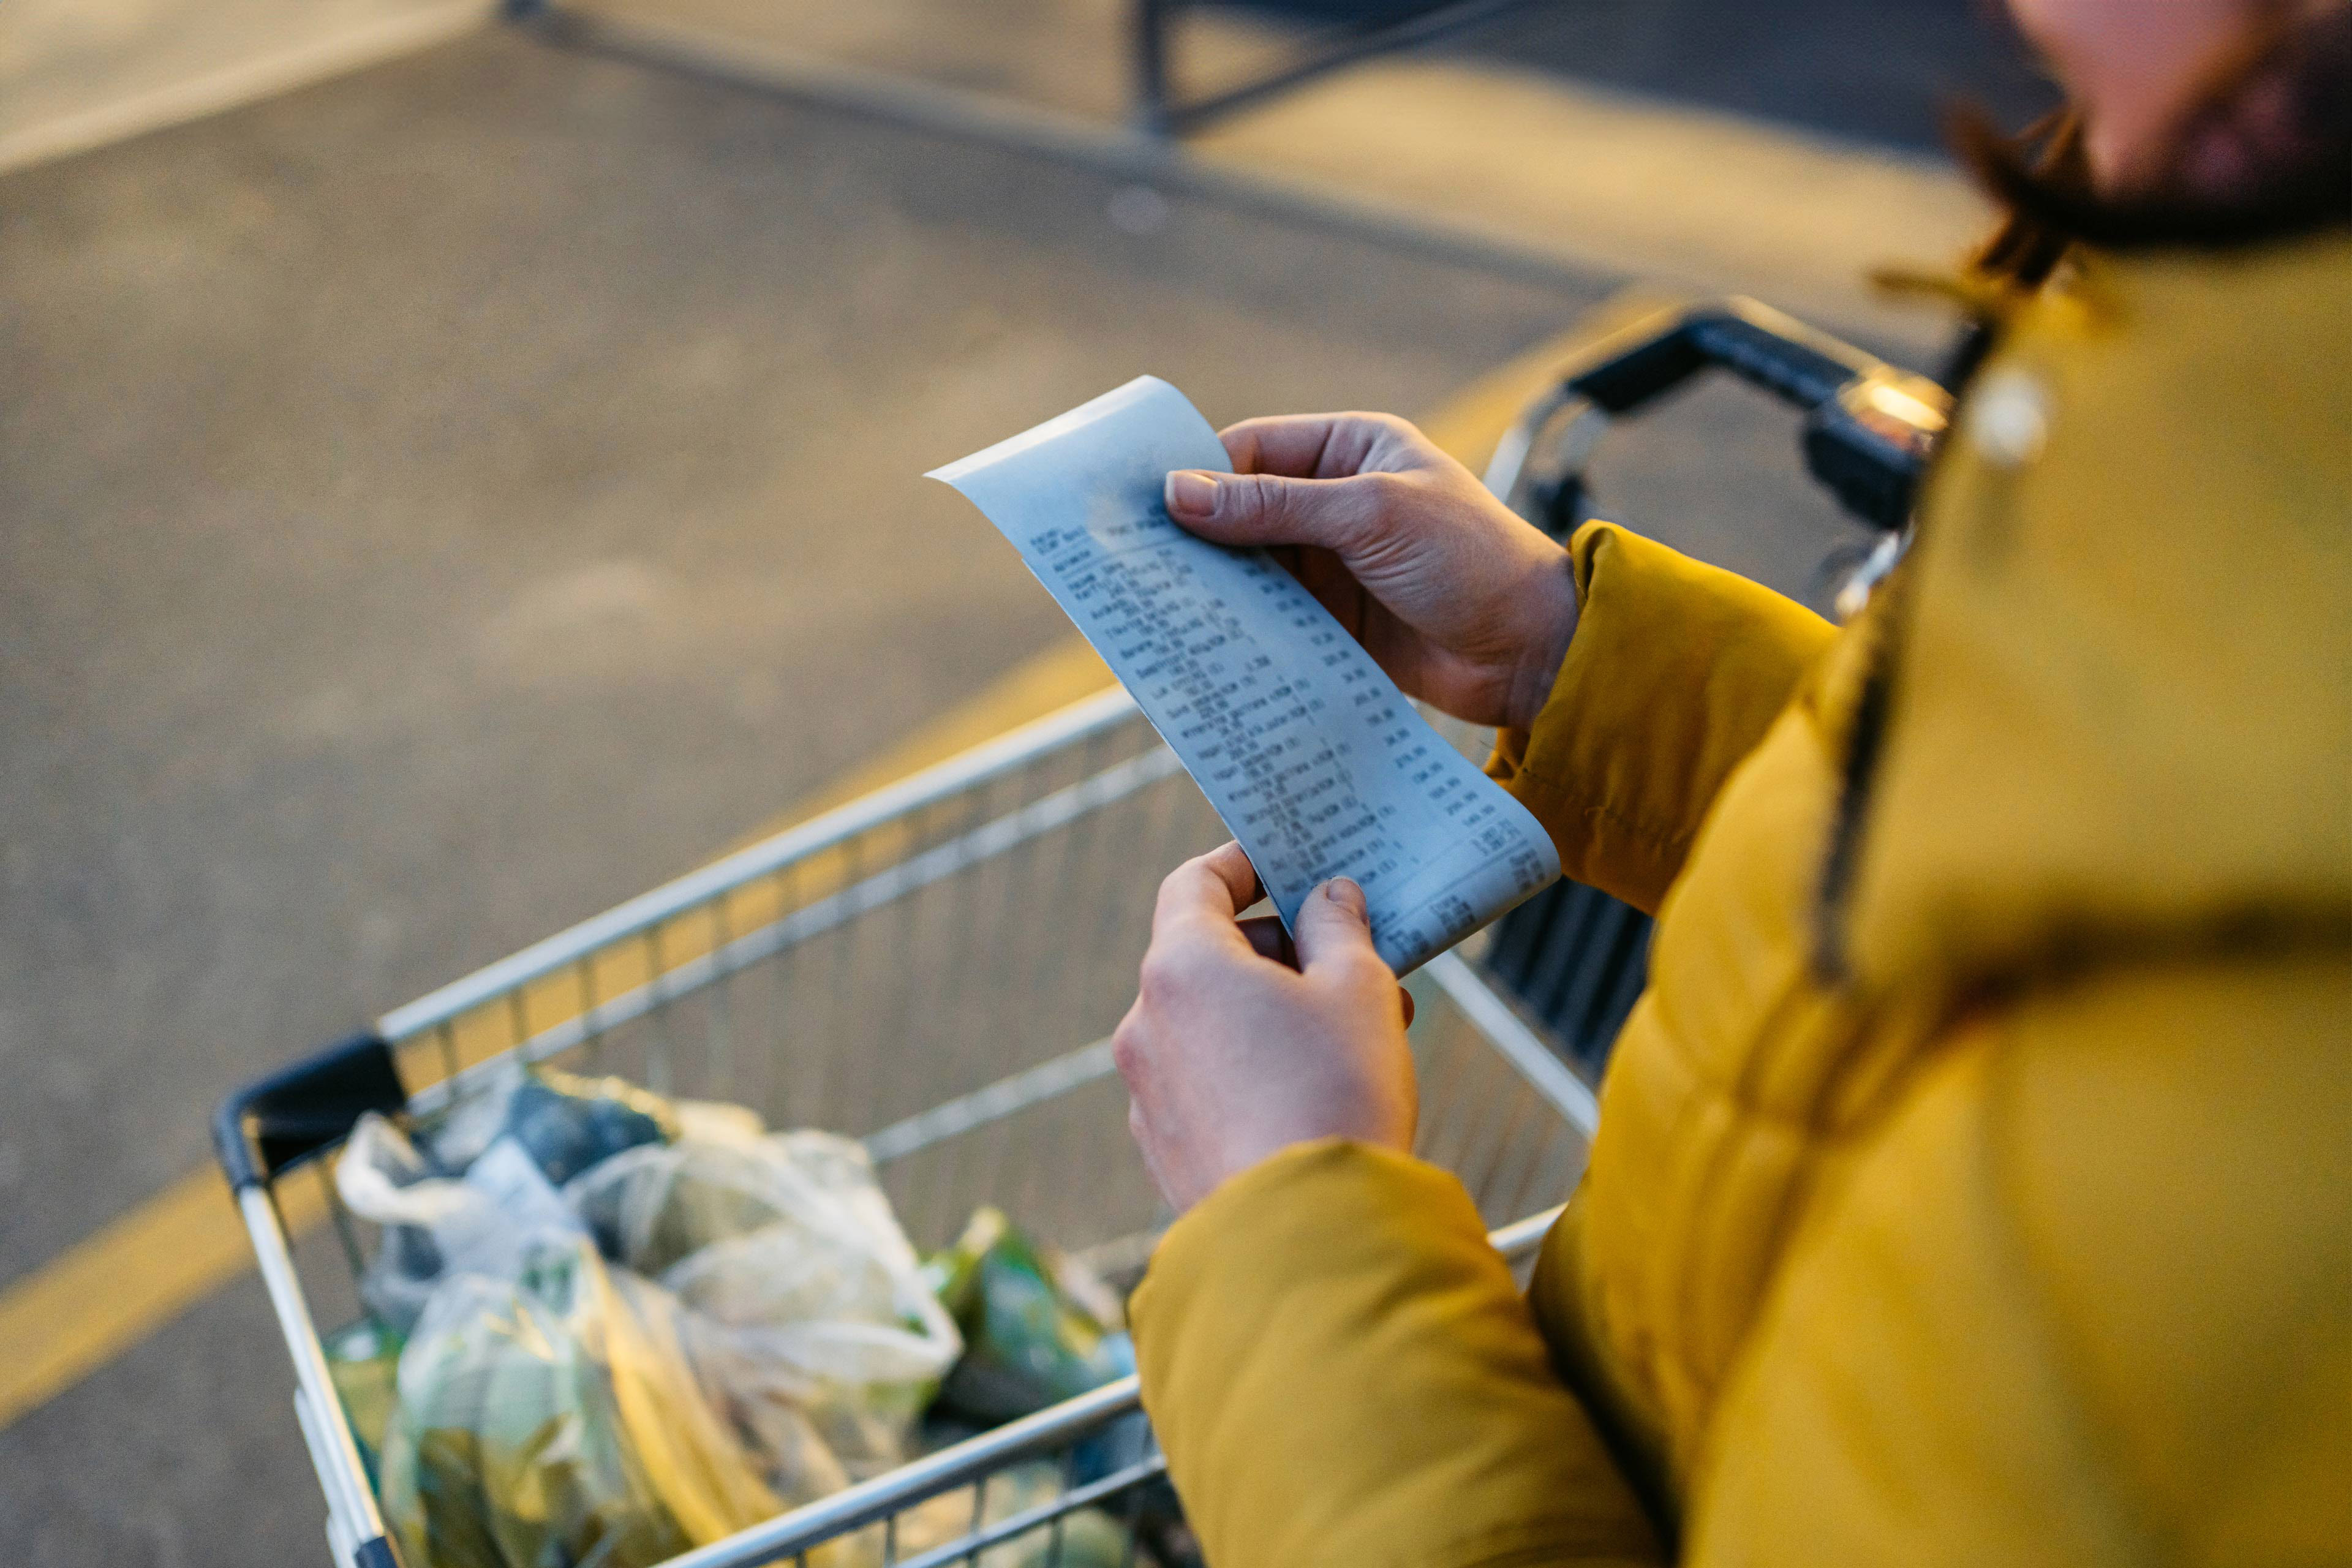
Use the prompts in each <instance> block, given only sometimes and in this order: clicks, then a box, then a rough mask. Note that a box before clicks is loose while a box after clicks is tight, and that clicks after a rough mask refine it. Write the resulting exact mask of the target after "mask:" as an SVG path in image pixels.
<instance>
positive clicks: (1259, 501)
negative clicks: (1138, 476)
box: [1163, 468, 1400, 554]
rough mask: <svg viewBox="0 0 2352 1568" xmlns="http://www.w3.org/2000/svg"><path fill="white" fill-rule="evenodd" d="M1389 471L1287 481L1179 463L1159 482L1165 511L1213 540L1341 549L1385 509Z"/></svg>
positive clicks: (1360, 535)
mask: <svg viewBox="0 0 2352 1568" xmlns="http://www.w3.org/2000/svg"><path fill="white" fill-rule="evenodd" d="M1399 482H1400V481H1399V480H1398V479H1396V477H1395V476H1394V475H1392V474H1358V475H1356V476H1354V477H1353V478H1350V479H1285V478H1282V477H1280V476H1278V475H1274V474H1217V473H1211V472H1209V471H1208V470H1206V469H1203V468H1179V469H1177V470H1176V471H1175V472H1173V473H1171V474H1170V475H1169V476H1168V479H1167V482H1166V484H1165V486H1164V488H1163V500H1165V502H1166V505H1167V507H1168V515H1169V516H1170V517H1171V518H1173V519H1174V520H1175V521H1177V522H1178V523H1180V524H1181V525H1182V526H1183V527H1184V528H1186V529H1188V530H1190V531H1192V532H1194V533H1197V534H1199V535H1200V536H1201V537H1202V538H1203V539H1211V540H1214V541H1215V542H1218V543H1220V544H1234V545H1267V546H1281V545H1286V544H1309V545H1316V546H1318V547H1320V548H1322V549H1325V550H1331V551H1337V552H1340V553H1342V554H1344V553H1346V552H1347V551H1348V549H1349V546H1351V545H1353V544H1355V543H1356V542H1359V541H1360V540H1361V539H1363V538H1364V536H1365V535H1366V534H1367V533H1368V532H1369V531H1371V530H1372V529H1373V528H1375V527H1376V526H1377V525H1378V523H1379V522H1380V521H1381V518H1382V516H1383V515H1384V514H1385V513H1386V511H1387V510H1388V503H1389V501H1390V500H1391V496H1392V494H1393V489H1392V488H1391V487H1393V486H1395V485H1396V484H1398V483H1399Z"/></svg>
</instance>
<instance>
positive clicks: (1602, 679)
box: [1486, 522, 1837, 912]
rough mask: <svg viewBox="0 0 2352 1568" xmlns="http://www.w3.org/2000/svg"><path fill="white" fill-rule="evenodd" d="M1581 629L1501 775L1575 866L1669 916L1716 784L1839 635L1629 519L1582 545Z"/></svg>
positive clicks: (1491, 769) (1505, 737) (1593, 529)
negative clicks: (1655, 538) (1647, 535)
mask: <svg viewBox="0 0 2352 1568" xmlns="http://www.w3.org/2000/svg"><path fill="white" fill-rule="evenodd" d="M1570 553H1571V555H1572V557H1573V560H1574V563H1575V571H1576V595H1577V604H1578V605H1579V611H1578V619H1577V626H1576V635H1575V636H1574V637H1571V638H1570V640H1569V647H1568V657H1567V658H1566V659H1565V660H1564V661H1563V662H1562V663H1561V665H1560V670H1559V679H1558V681H1557V682H1555V683H1554V685H1553V687H1552V692H1551V697H1550V700H1549V701H1548V702H1546V703H1545V705H1544V710H1543V712H1542V713H1541V714H1540V715H1539V716H1538V718H1537V720H1536V722H1535V726H1534V728H1533V729H1532V730H1530V731H1524V732H1522V731H1504V733H1503V734H1502V735H1501V736H1500V737H1499V738H1498V740H1497V742H1496V748H1495V754H1494V757H1493V759H1492V760H1491V761H1490V762H1489V763H1487V767H1486V771H1487V772H1488V773H1490V774H1491V775H1493V777H1494V778H1495V779H1496V781H1497V782H1499V783H1500V784H1502V785H1503V787H1504V788H1506V789H1507V790H1509V791H1510V792H1511V793H1512V795H1516V796H1517V798H1518V800H1519V802H1520V803H1521V804H1522V805H1525V806H1526V807H1527V808H1528V810H1529V811H1531V812H1533V813H1535V815H1536V818H1537V820H1538V821H1540V822H1541V823H1542V824H1543V825H1544V827H1545V828H1546V830H1548V831H1549V833H1550V834H1551V837H1552V842H1553V843H1554V844H1556V845H1557V846H1558V847H1559V862H1560V868H1561V870H1562V871H1564V872H1565V873H1566V874H1567V875H1568V876H1569V877H1570V878H1571V879H1574V880H1576V881H1579V882H1584V883H1589V884H1590V885H1591V886H1593V887H1596V888H1599V889H1601V890H1602V891H1604V892H1607V893H1610V894H1612V895H1614V896H1615V897H1617V898H1620V899H1622V900H1625V901H1626V902H1627V903H1629V904H1632V905H1633V906H1634V907H1635V908H1636V909H1640V910H1646V911H1651V912H1655V910H1656V909H1657V907H1658V901H1659V900H1661V899H1663V898H1664V896H1665V891H1666V887H1667V884H1669V883H1670V882H1672V881H1673V880H1674V879H1675V873H1676V872H1677V871H1679V870H1681V868H1682V864H1683V857H1684V856H1685V854H1687V853H1688V852H1689V849H1690V845H1691V840H1692V838H1693V837H1694V836H1695V835H1696V833H1697V832H1698V826H1699V823H1700V821H1701V820H1702V819H1703V818H1704V817H1705V816H1706V810H1707V807H1708V806H1709V805H1711V804H1713V802H1714V800H1715V795H1716V792H1717V789H1719V788H1720V787H1721V786H1722V784H1723V781H1724V780H1725V779H1726V778H1727V777H1728V776H1729V774H1730V773H1731V770H1732V769H1733V768H1734V767H1736V766H1738V763H1739V762H1740V760H1741V759H1742V758H1744V757H1745V756H1747V755H1748V752H1750V751H1752V750H1753V749H1754V748H1755V746H1756V743H1757V742H1759V741H1760V740H1762V739H1763V737H1764V731H1765V730H1766V729H1767V728H1769V726H1770V724H1771V722H1772V721H1773V719H1774V718H1775V717H1777V716H1778V715H1779V714H1780V710H1781V709H1782V708H1784V707H1786V706H1787V705H1788V702H1789V700H1790V698H1791V697H1792V696H1794V695H1795V693H1796V689H1797V686H1798V683H1799V681H1800V679H1801V678H1802V677H1803V675H1804V674H1805V672H1806V670H1807V669H1809V668H1811V666H1812V664H1813V663H1814V662H1815V660H1817V659H1818V658H1820V656H1821V655H1822V652H1823V651H1824V650H1825V649H1826V648H1827V647H1829V644H1830V642H1831V641H1832V639H1833V638H1834V637H1836V635H1837V631H1836V628H1835V627H1833V626H1831V625H1830V623H1829V622H1827V621H1825V620H1823V619H1822V617H1821V616H1817V615H1814V614H1813V613H1812V612H1811V610H1808V609H1806V608H1805V607H1804V606H1803V605H1800V604H1798V603H1796V602H1795V601H1794V600H1791V599H1787V598H1783V597H1782V596H1781V595H1778V594H1775V593H1773V592H1772V591H1771V590H1770V589H1769V588H1764V587H1760V586H1759V585H1758V584H1754V583H1751V582H1749V581H1748V579H1746V578H1745V577H1740V576H1738V575H1736V574H1732V573H1729V572H1726V571H1724V570H1722V569H1721V568H1719V567H1715V566H1709V565H1706V564H1705V563H1702V562H1697V561H1694V560H1692V559H1691V558H1690V557H1688V556H1686V555H1683V554H1680V553H1678V552H1675V551H1673V550H1669V549H1667V548H1666V547H1665V546H1664V545H1663V544H1658V543H1655V542H1652V541H1650V540H1647V539H1644V538H1643V537H1642V536H1641V535H1640V534H1637V533H1633V532H1630V531H1627V530H1625V529H1622V528H1619V527H1617V526H1616V525H1614V524H1612V523H1605V522H1589V523H1586V524H1585V525H1584V527H1582V528H1581V529H1580V530H1578V531H1577V534H1576V538H1575V541H1574V542H1573V544H1572V545H1571V546H1570Z"/></svg>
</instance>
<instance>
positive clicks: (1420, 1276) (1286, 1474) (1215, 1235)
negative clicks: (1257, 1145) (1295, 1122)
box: [1133, 1142, 1661, 1568]
mask: <svg viewBox="0 0 2352 1568" xmlns="http://www.w3.org/2000/svg"><path fill="white" fill-rule="evenodd" d="M1133 1316H1134V1321H1135V1333H1136V1347H1137V1352H1138V1355H1139V1360H1140V1363H1141V1371H1142V1374H1143V1400H1144V1405H1145V1407H1146V1408H1147V1409H1148V1410H1149V1411H1150V1415H1151V1419H1152V1424H1153V1426H1154V1428H1155V1429H1156V1430H1157V1431H1158V1433H1159V1436H1160V1443H1161V1445H1162V1447H1164V1448H1165V1450H1166V1452H1167V1455H1168V1464H1169V1471H1170V1474H1171V1477H1172V1478H1173V1479H1174V1480H1175V1483H1176V1489H1177V1491H1178V1493H1179V1495H1180V1496H1181V1498H1182V1499H1183V1501H1184V1507H1185V1512H1186V1517H1187V1518H1188V1519H1189V1520H1190V1521H1192V1527H1193V1529H1194V1530H1195V1531H1198V1533H1199V1535H1200V1537H1201V1542H1202V1548H1203V1552H1204V1554H1205V1556H1206V1558H1207V1560H1208V1561H1209V1562H1211V1563H1214V1564H1216V1568H1505V1565H1511V1568H1518V1565H1525V1564H1537V1563H1541V1564H1545V1565H1548V1568H1549V1565H1560V1568H1565V1565H1569V1564H1575V1565H1578V1568H1601V1565H1604V1564H1606V1565H1609V1568H1631V1565H1633V1564H1645V1565H1646V1564H1655V1563H1659V1562H1660V1561H1661V1558H1660V1555H1659V1550H1658V1547H1657V1544H1656V1542H1655V1541H1654V1538H1653V1536H1652V1533H1651V1531H1650V1528H1649V1525H1648V1523H1647V1522H1646V1521H1645V1519H1644V1518H1643V1514H1642V1512H1641V1510H1640V1508H1639V1506H1638V1505H1637V1504H1636V1503H1635V1501H1634V1500H1633V1494H1632V1493H1631V1492H1630V1491H1629V1490H1628V1489H1627V1488H1626V1485H1625V1482H1624V1480H1623V1479H1622V1478H1621V1477H1620V1476H1619V1474H1618V1472H1617V1470H1616V1468H1614V1466H1613V1465H1612V1463H1611V1461H1610V1459H1609V1457H1608V1455H1607V1453H1606V1451H1605V1450H1604V1449H1603V1448H1602V1447H1601V1442H1600V1440H1599V1438H1598V1437H1597V1436H1595V1435H1594V1432H1593V1428H1592V1426H1591V1422H1590V1421H1589V1420H1588V1419H1587V1418H1586V1416H1585V1413H1584V1411H1583V1410H1582V1409H1581V1408H1580V1406H1579V1405H1578V1404H1577V1402H1576V1400H1575V1399H1574V1398H1573V1397H1571V1396H1570V1394H1569V1393H1568V1391H1567V1390H1566V1389H1565V1388H1563V1387H1562V1386H1561V1384H1560V1383H1559V1379H1558V1377H1557V1376H1556V1375H1555V1374H1554V1373H1553V1372H1552V1368H1551V1364H1550V1362H1549V1359H1548V1357H1547V1354H1546V1352H1545V1348H1544V1342H1543V1341H1542V1339H1541V1337H1540V1336H1539V1335H1538V1332H1537V1330H1536V1324H1535V1321H1534V1319H1533V1318H1532V1316H1531V1315H1530V1314H1529V1312H1528V1307H1527V1304H1526V1302H1525V1301H1524V1300H1522V1299H1521V1297H1520V1295H1519V1292H1518V1290H1517V1288H1516V1287H1515V1286H1514V1284H1513V1283H1512V1279H1511V1276H1510V1271H1509V1270H1508V1268H1506V1267H1505V1265H1504V1263H1503V1260H1502V1258H1500V1257H1498V1256H1497V1255H1496V1252H1495V1250H1494V1248H1493V1247H1489V1246H1488V1245H1487V1242H1486V1232H1485V1230H1484V1228H1483V1226H1481V1225H1480V1223H1479V1219H1478V1213H1477V1210H1476V1209H1475V1207H1474V1206H1472V1205H1471V1202H1470V1197H1469V1194H1467V1193H1465V1191H1464V1190H1463V1188H1462V1185H1461V1184H1460V1183H1459V1182H1457V1181H1456V1180H1454V1177H1452V1176H1451V1175H1448V1174H1447V1173H1444V1172H1442V1171H1440V1170H1438V1169H1436V1168H1435V1167H1434V1166H1431V1165H1426V1164H1423V1163H1421V1162H1419V1161H1415V1160H1409V1159H1406V1158H1403V1157H1402V1156H1401V1155H1397V1154H1393V1153H1390V1152H1385V1151H1381V1150H1375V1149H1371V1148H1368V1147H1365V1146H1363V1145H1361V1144H1356V1143H1349V1142H1321V1143H1310V1144H1304V1145H1301V1146H1299V1147H1297V1148H1295V1149H1291V1150H1288V1151H1286V1152H1283V1153H1280V1154H1277V1155H1276V1156H1274V1157H1273V1158H1272V1159H1269V1160H1267V1161H1265V1163H1262V1164H1260V1165H1257V1166H1256V1167H1255V1168H1253V1169H1252V1170H1250V1171H1248V1172H1245V1173H1243V1174H1242V1175H1240V1176H1237V1177H1235V1178H1234V1179H1233V1180H1232V1181H1230V1182H1227V1183H1226V1184H1224V1185H1223V1186H1222V1187H1220V1188H1218V1189H1217V1191H1216V1192H1214V1193H1213V1194H1210V1196H1209V1197H1208V1198H1207V1200H1205V1201H1204V1202H1202V1204H1201V1205H1199V1206H1197V1207H1196V1208H1194V1209H1193V1210H1192V1212H1191V1213H1190V1214H1188V1215H1185V1216H1184V1218H1183V1219H1182V1220H1181V1221H1179V1222H1178V1223H1177V1225H1176V1226H1175V1227H1174V1228H1173V1229H1172V1230H1171V1231H1170V1232H1169V1234H1168V1236H1167V1237H1166V1238H1165V1239H1164V1240H1163V1241H1162V1242H1161V1244H1160V1249H1159V1252H1158V1253H1157V1255H1155V1257H1154V1258H1153V1259H1152V1262H1151V1268H1150V1273H1149V1275H1148V1276H1147V1277H1146V1279H1144V1282H1143V1285H1142V1287H1141V1288H1140V1289H1139V1290H1138V1292H1137V1294H1136V1297H1135V1300H1134V1303H1133Z"/></svg>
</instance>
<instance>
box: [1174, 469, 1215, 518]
mask: <svg viewBox="0 0 2352 1568" xmlns="http://www.w3.org/2000/svg"><path fill="white" fill-rule="evenodd" d="M1168 510H1170V511H1181V512H1182V513H1184V514H1185V515H1186V516H1187V517H1214V516H1216V515H1217V481H1216V480H1214V479H1211V478H1210V477H1209V476H1208V475H1206V474H1203V473H1198V472H1195V471H1194V470H1192V469H1191V468H1179V469H1177V470H1176V471H1175V472H1174V473H1172V474H1170V475H1169V476H1168Z"/></svg>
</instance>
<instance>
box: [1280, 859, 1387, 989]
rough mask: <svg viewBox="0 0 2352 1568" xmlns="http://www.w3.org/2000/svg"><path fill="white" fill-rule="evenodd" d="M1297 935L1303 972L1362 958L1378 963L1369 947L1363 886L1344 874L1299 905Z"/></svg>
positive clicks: (1376, 956) (1370, 922)
mask: <svg viewBox="0 0 2352 1568" xmlns="http://www.w3.org/2000/svg"><path fill="white" fill-rule="evenodd" d="M1297 942H1298V967H1299V969H1300V971H1301V972H1302V973H1309V974H1311V973H1314V972H1315V970H1316V969H1317V968H1318V967H1320V966H1324V965H1328V964H1332V963H1342V962H1352V961H1355V960H1359V959H1363V958H1370V959H1371V960H1372V962H1374V963H1379V962H1380V954H1379V953H1378V952H1374V951H1373V948H1372V921H1371V916H1370V913H1369V912H1368V911H1367V910H1365V908H1364V889H1361V888H1360V887H1358V886H1357V885H1356V884H1355V883H1354V882H1352V881H1350V880H1349V879H1347V878H1345V877H1334V878H1332V879H1330V880H1329V881H1328V882H1326V883H1324V884H1323V885H1322V886H1321V887H1319V888H1318V889H1315V890H1314V891H1313V892H1311V893H1309V894H1307V901H1306V902H1305V903H1303V904H1301V905H1299V906H1298V921H1297Z"/></svg>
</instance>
